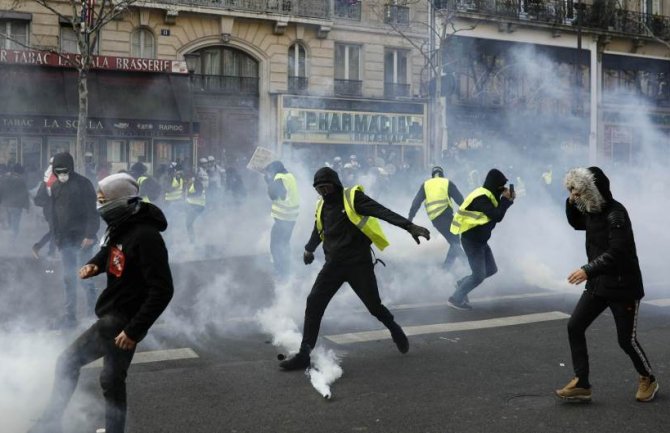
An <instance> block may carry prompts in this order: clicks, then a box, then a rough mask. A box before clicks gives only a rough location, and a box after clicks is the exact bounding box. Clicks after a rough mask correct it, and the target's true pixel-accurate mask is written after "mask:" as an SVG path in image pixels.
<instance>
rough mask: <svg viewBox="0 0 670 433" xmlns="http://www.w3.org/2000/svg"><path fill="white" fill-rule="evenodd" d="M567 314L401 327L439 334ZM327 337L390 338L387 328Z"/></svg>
mask: <svg viewBox="0 0 670 433" xmlns="http://www.w3.org/2000/svg"><path fill="white" fill-rule="evenodd" d="M569 317H570V315H569V314H565V313H563V312H560V311H549V312H547V313H533V314H524V315H521V316H509V317H498V318H495V319H486V320H472V321H468V322H452V323H436V324H433V325H419V326H406V327H403V329H404V330H405V334H407V335H408V336H409V335H424V334H440V333H445V332H455V331H470V330H474V329H486V328H499V327H503V326H513V325H525V324H529V323H537V322H547V321H551V320H563V319H567V318H569ZM326 338H327V339H329V340H330V341H332V342H333V343H336V344H350V343H364V342H367V341H375V340H384V339H390V338H391V334H390V333H389V331H388V330H386V329H382V330H378V331H364V332H352V333H348V334H338V335H329V336H326Z"/></svg>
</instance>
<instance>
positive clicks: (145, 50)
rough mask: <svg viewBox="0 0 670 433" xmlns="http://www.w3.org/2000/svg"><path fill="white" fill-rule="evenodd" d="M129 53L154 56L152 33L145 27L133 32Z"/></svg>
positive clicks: (149, 57) (147, 56) (147, 57)
mask: <svg viewBox="0 0 670 433" xmlns="http://www.w3.org/2000/svg"><path fill="white" fill-rule="evenodd" d="M131 39H132V44H131V47H130V55H131V56H132V57H142V58H145V59H153V58H154V57H155V49H154V45H155V44H154V35H153V34H152V33H151V32H150V31H149V30H147V29H145V28H139V29H137V30H135V31H134V32H133V35H132V38H131Z"/></svg>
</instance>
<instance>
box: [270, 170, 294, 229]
mask: <svg viewBox="0 0 670 433" xmlns="http://www.w3.org/2000/svg"><path fill="white" fill-rule="evenodd" d="M274 180H281V181H282V183H283V184H284V188H286V198H285V199H277V200H274V201H273V202H272V218H276V219H278V220H283V221H295V220H297V219H298V213H299V212H300V195H299V194H298V183H297V182H296V180H295V176H293V175H292V174H291V173H277V174H275V177H274Z"/></svg>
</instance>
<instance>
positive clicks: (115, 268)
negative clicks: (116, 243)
mask: <svg viewBox="0 0 670 433" xmlns="http://www.w3.org/2000/svg"><path fill="white" fill-rule="evenodd" d="M125 265H126V256H125V254H123V251H121V249H119V248H116V247H112V249H111V251H110V252H109V270H108V271H109V273H110V274H112V275H114V276H115V277H117V278H119V277H120V276H121V275H122V274H123V268H124V267H125Z"/></svg>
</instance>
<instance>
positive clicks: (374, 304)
mask: <svg viewBox="0 0 670 433" xmlns="http://www.w3.org/2000/svg"><path fill="white" fill-rule="evenodd" d="M314 187H315V188H316V190H317V192H318V193H319V194H320V195H321V196H322V197H323V202H319V204H318V205H317V221H316V222H315V224H314V230H313V231H312V236H311V237H310V239H309V242H307V245H305V252H304V254H303V259H304V262H305V264H306V265H308V264H310V263H312V262H313V261H314V251H315V250H316V248H317V247H318V246H319V244H320V243H321V241H322V240H323V252H324V253H325V256H326V263H325V264H324V266H323V268H322V269H321V272H319V275H318V276H317V278H316V281H315V282H314V286H313V287H312V291H311V292H310V294H309V296H308V297H307V306H306V308H305V323H304V327H303V336H302V343H301V345H300V351H299V352H298V353H297V354H296V355H294V356H293V357H291V358H289V359H287V360H285V361H282V362H281V363H280V364H279V366H280V367H281V368H283V369H284V370H298V369H305V368H307V367H309V365H310V352H311V350H312V349H313V348H314V346H315V345H316V340H317V337H318V335H319V328H320V327H321V319H322V317H323V314H324V312H325V310H326V307H327V306H328V303H329V302H330V300H331V299H332V298H333V296H334V295H335V293H336V292H337V291H338V290H339V288H340V287H341V286H342V284H344V283H349V285H350V286H351V288H352V289H353V291H354V292H355V293H356V295H357V296H358V297H359V298H360V299H361V301H363V303H364V304H365V306H366V307H367V309H368V311H369V312H370V313H371V314H372V315H373V316H375V317H376V318H377V319H379V321H380V322H382V323H383V324H384V325H385V326H386V327H387V328H388V329H389V331H391V337H392V338H393V341H394V342H395V344H396V346H397V347H398V350H399V351H400V352H401V353H406V352H407V351H408V350H409V341H408V340H407V336H405V333H404V332H403V330H402V328H401V327H400V325H398V324H397V323H396V322H395V320H394V319H393V315H392V314H391V312H390V311H389V310H388V309H387V308H386V307H385V306H384V305H383V304H382V302H381V299H380V298H379V288H378V287H377V279H376V277H375V273H374V263H373V261H372V255H371V248H370V246H371V244H372V241H371V239H370V237H368V235H366V234H365V233H364V232H363V230H364V228H363V227H368V225H371V226H372V225H375V224H378V222H377V220H375V218H379V219H382V220H384V221H386V222H388V223H389V224H393V225H394V226H397V227H401V228H403V229H405V230H407V231H408V232H409V233H410V234H411V235H412V237H414V239H415V240H416V242H417V243H419V237H420V236H421V237H424V238H426V239H429V238H430V232H429V231H428V230H427V229H425V228H423V227H419V226H417V225H414V224H412V223H411V222H410V221H409V220H407V219H405V218H403V217H402V216H400V215H398V214H396V213H395V212H392V211H390V210H389V209H387V208H385V207H384V206H382V205H380V204H379V203H377V202H376V201H374V200H373V199H371V198H370V197H368V196H367V195H365V193H363V191H362V189H360V187H354V190H352V189H349V188H347V189H344V187H343V186H342V182H340V178H339V176H338V175H337V172H336V171H335V170H333V169H332V168H329V167H323V168H321V169H319V170H318V171H317V172H316V174H315V175H314ZM350 192H353V194H354V199H353V200H351V205H348V204H347V205H345V201H347V203H349V200H350V196H349V195H348V194H349V193H350ZM349 212H352V213H353V214H356V215H357V217H358V218H360V219H361V221H360V222H359V223H358V226H357V225H355V224H354V223H353V222H352V220H351V217H350V216H349ZM319 217H320V218H319ZM370 217H372V218H370ZM366 222H367V223H366ZM359 227H361V228H359ZM378 233H379V232H378ZM382 237H383V235H382ZM377 242H378V243H379V240H378V241H377ZM386 245H388V244H387V243H386V244H385V245H384V244H382V246H383V247H385V246H386Z"/></svg>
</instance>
